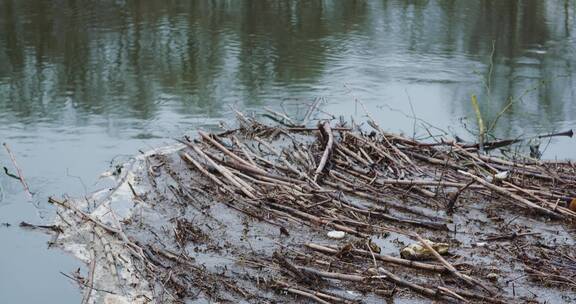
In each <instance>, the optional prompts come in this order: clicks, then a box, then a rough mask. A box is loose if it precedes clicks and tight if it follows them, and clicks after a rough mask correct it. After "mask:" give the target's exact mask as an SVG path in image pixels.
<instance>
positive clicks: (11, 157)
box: [3, 143, 33, 199]
mask: <svg viewBox="0 0 576 304" xmlns="http://www.w3.org/2000/svg"><path fill="white" fill-rule="evenodd" d="M3 145H4V148H5V149H6V152H8V155H9V156H10V160H12V164H13V165H14V167H15V168H16V171H17V172H18V178H19V179H20V183H21V184H22V186H23V187H24V191H25V192H26V194H27V195H28V198H29V199H32V197H33V196H32V193H31V192H30V188H29V187H28V184H27V183H26V180H25V179H24V174H22V170H21V169H20V167H19V166H18V163H17V162H16V157H14V154H13V153H12V151H11V150H10V147H9V146H8V144H7V143H3Z"/></svg>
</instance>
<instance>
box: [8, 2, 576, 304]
mask: <svg viewBox="0 0 576 304" xmlns="http://www.w3.org/2000/svg"><path fill="white" fill-rule="evenodd" d="M575 18H576V2H575V1H572V0H570V1H569V0H565V1H562V0H557V1H539V0H532V1H502V0H494V1H467V0H462V1H353V0H341V1H297V0H295V1H217V0H214V1H122V0H118V1H107V0H104V1H98V2H93V1H77V0H70V1H29V0H18V1H16V0H12V1H11V0H0V140H1V141H2V142H7V143H8V144H9V145H10V147H11V148H12V150H13V152H14V154H15V156H16V158H17V160H18V162H19V165H20V166H21V168H22V171H23V173H24V176H25V177H26V179H27V181H28V183H29V184H30V188H31V190H32V192H34V193H35V195H34V198H33V199H32V200H28V199H27V197H26V196H25V193H24V192H23V191H22V187H21V185H20V184H19V182H18V181H17V180H15V179H12V178H10V177H8V176H6V175H4V174H2V175H1V176H0V223H7V224H9V225H11V226H9V227H8V226H7V225H1V226H0V244H1V245H0V303H79V302H80V299H81V295H80V293H79V292H78V290H77V288H76V286H75V285H74V284H73V283H72V282H70V280H69V279H67V278H66V277H65V276H63V275H62V274H60V272H64V273H70V272H73V271H75V269H77V268H78V267H83V265H81V264H80V263H79V262H77V261H76V260H74V259H73V258H71V257H70V256H68V255H66V254H65V253H62V252H60V251H57V250H49V249H47V241H49V239H50V237H49V236H47V235H44V234H40V233H30V232H26V231H24V230H22V229H20V228H18V224H19V223H20V222H21V221H27V222H31V223H35V224H43V223H44V224H45V223H50V221H51V220H52V219H53V218H54V216H55V214H54V211H53V210H52V209H51V208H50V206H49V205H48V204H47V197H48V196H49V195H62V194H63V193H66V194H69V195H72V196H81V195H83V194H85V193H88V192H91V191H94V190H97V189H99V188H101V187H104V186H103V185H102V184H99V183H98V181H99V179H98V176H99V174H100V173H101V172H102V171H104V170H106V169H108V168H109V167H110V166H111V165H113V164H115V163H119V162H122V160H123V159H126V158H127V157H129V156H130V155H134V154H137V153H138V150H147V149H150V148H152V147H155V146H159V145H164V144H171V143H173V142H174V141H173V140H172V138H175V137H179V136H181V135H183V134H194V130H196V129H198V128H213V127H216V126H218V124H219V122H220V121H231V120H232V118H233V117H234V109H238V110H241V111H262V110H263V109H264V107H270V108H273V109H276V110H279V111H282V110H284V109H285V110H286V111H287V112H288V113H290V114H298V111H299V110H302V109H305V108H304V107H303V106H298V105H303V104H306V103H311V102H312V101H313V100H314V99H315V98H318V97H320V98H322V100H323V103H322V106H321V109H322V111H325V112H329V113H332V114H335V115H337V116H338V115H343V116H345V118H348V119H349V118H351V117H352V118H354V119H355V120H356V121H361V120H363V119H364V118H365V115H364V109H363V107H365V108H366V110H367V111H368V112H370V113H371V115H372V116H373V117H374V118H375V119H376V120H377V121H378V122H379V123H380V125H381V126H382V127H383V128H384V129H386V130H390V131H394V132H404V133H406V134H410V135H414V136H416V137H426V136H429V134H428V131H427V129H429V131H430V133H432V134H435V135H436V134H443V132H446V133H448V134H450V135H458V136H460V137H462V138H465V139H468V140H474V136H473V134H474V133H475V132H477V131H476V130H477V125H476V123H475V121H476V120H475V115H474V109H473V107H472V106H471V102H470V100H471V96H472V95H476V96H477V97H478V101H479V104H480V109H481V112H482V116H483V117H484V120H485V121H486V122H487V124H488V125H489V126H490V125H491V122H493V121H494V120H495V119H496V118H497V117H498V118H499V119H498V122H497V123H496V124H494V128H492V132H491V134H492V135H494V136H497V137H499V138H512V137H519V136H530V135H535V134H543V133H549V132H558V131H564V130H566V129H570V128H574V127H575V125H576V96H575V90H576V68H575V66H576V26H575V24H576V23H575V21H576V20H575ZM503 109H506V111H502V110H503ZM414 116H416V117H418V118H419V120H415V119H413V117H414ZM319 117H328V116H327V115H325V114H323V115H320V116H319ZM428 124H431V125H434V126H436V127H437V128H431V127H429V125H428ZM547 144H548V142H547V141H546V142H543V144H542V147H547V148H546V151H545V153H544V157H546V158H574V157H575V156H576V153H575V152H574V151H575V150H576V149H575V147H576V145H575V141H574V139H569V138H557V139H554V140H553V141H552V144H551V145H549V146H548V145H547ZM0 165H2V166H6V167H8V168H9V169H10V171H14V168H13V166H12V164H11V162H10V160H9V157H8V155H7V154H6V153H5V151H1V152H0Z"/></svg>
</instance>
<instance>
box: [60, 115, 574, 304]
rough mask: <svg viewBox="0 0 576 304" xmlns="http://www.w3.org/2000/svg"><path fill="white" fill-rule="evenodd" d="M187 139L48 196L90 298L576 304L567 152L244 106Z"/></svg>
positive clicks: (571, 190)
mask: <svg viewBox="0 0 576 304" xmlns="http://www.w3.org/2000/svg"><path fill="white" fill-rule="evenodd" d="M286 121H289V119H288V118H287V117H286ZM287 124H288V126H287ZM178 142H179V143H178V144H177V145H175V146H173V147H169V148H166V149H163V150H155V151H151V152H148V153H143V154H142V155H140V156H138V157H136V158H135V159H133V160H132V161H131V162H129V163H127V164H125V165H124V166H122V167H118V168H117V170H115V171H114V172H112V173H111V175H112V176H113V177H114V178H115V179H116V180H117V182H116V184H115V186H114V187H112V188H111V189H107V190H105V191H100V192H97V193H95V194H94V195H93V196H91V197H88V198H82V199H71V198H51V199H50V202H51V203H53V204H54V205H56V206H57V207H58V215H59V220H58V223H57V228H58V229H55V230H58V235H57V237H56V238H55V241H54V244H55V245H56V246H59V247H61V248H64V249H65V250H67V251H69V252H72V253H73V254H74V255H76V256H77V257H78V258H80V259H82V260H83V261H85V262H86V265H87V267H86V271H83V272H80V271H79V272H77V273H74V274H69V276H70V277H71V278H73V279H74V280H75V281H76V282H77V283H78V284H79V286H80V288H82V289H83V293H84V298H83V303H208V302H210V303H216V302H217V303H226V302H228V303H238V302H244V303H291V302H305V303H307V302H318V303H382V302H386V301H388V302H390V303H392V302H395V303H428V302H431V301H438V302H464V303H466V302H470V303H527V302H533V303H544V302H548V303H563V302H566V303H568V302H574V301H576V280H575V278H576V253H575V251H574V250H573V248H574V247H573V246H574V231H575V230H574V220H575V219H576V212H575V211H574V210H576V200H574V198H576V165H575V164H574V163H571V162H568V161H567V162H562V161H539V160H534V159H529V158H517V159H511V158H504V157H497V156H490V155H489V154H487V153H484V152H480V148H479V145H477V144H466V143H457V142H455V141H450V140H443V141H440V142H434V143H431V142H420V141H417V140H414V139H411V138H408V137H404V136H400V135H395V134H390V133H387V132H385V131H383V130H382V128H381V127H379V126H378V125H376V124H375V123H374V122H373V121H371V120H370V121H368V123H367V124H365V125H363V126H358V125H354V124H352V125H351V124H346V123H342V122H340V123H337V122H335V121H321V122H320V123H319V124H318V125H317V126H313V127H310V126H305V125H295V124H289V123H286V124H280V125H267V124H265V123H262V122H260V121H258V120H256V119H255V118H252V117H248V116H245V115H242V114H239V116H238V128H237V129H233V130H226V131H224V132H222V133H205V132H199V134H198V136H193V137H185V138H182V139H179V140H178ZM501 143H502V142H500V143H498V142H496V143H494V142H492V143H490V142H487V143H484V148H487V147H488V148H489V147H490V145H492V146H493V147H495V146H497V145H499V144H501Z"/></svg>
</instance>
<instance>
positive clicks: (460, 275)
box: [414, 232, 495, 295]
mask: <svg viewBox="0 0 576 304" xmlns="http://www.w3.org/2000/svg"><path fill="white" fill-rule="evenodd" d="M414 236H415V237H416V238H417V239H418V241H419V242H420V243H422V245H423V246H424V247H426V249H428V251H430V252H431V253H432V254H433V255H434V257H435V258H436V259H437V260H438V261H439V262H440V263H442V264H443V265H444V266H445V267H446V269H448V271H450V272H451V273H452V274H453V275H454V276H456V277H458V278H460V279H462V280H463V281H465V282H466V283H468V284H470V285H471V286H480V287H482V289H484V290H486V291H487V292H488V293H490V294H491V295H494V294H495V292H494V291H493V290H492V289H491V288H488V286H486V285H485V284H484V283H482V282H480V281H478V280H476V279H474V278H472V277H470V276H468V275H466V274H463V273H461V272H460V271H458V270H457V269H456V268H455V267H454V266H452V264H450V263H448V261H446V259H444V258H443V257H442V256H441V255H440V254H439V253H438V251H436V250H435V249H434V248H432V246H430V244H428V242H426V240H424V239H423V238H422V237H421V236H420V235H419V234H418V233H416V232H415V233H414Z"/></svg>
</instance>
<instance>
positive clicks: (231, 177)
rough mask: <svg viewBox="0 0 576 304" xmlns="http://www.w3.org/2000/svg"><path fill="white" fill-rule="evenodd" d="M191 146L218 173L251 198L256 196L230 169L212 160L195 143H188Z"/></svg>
mask: <svg viewBox="0 0 576 304" xmlns="http://www.w3.org/2000/svg"><path fill="white" fill-rule="evenodd" d="M189 147H191V148H192V149H193V150H194V151H195V152H196V153H197V154H198V155H199V156H200V157H202V158H204V159H205V160H206V161H207V162H208V163H209V164H210V165H211V166H212V167H214V168H215V169H216V170H217V171H218V172H220V174H222V175H223V176H224V177H225V178H226V179H227V180H228V181H230V183H232V185H234V186H236V187H238V189H240V191H242V192H243V193H244V194H246V196H248V197H249V198H251V199H255V198H256V196H255V195H254V194H253V193H252V191H253V190H254V189H251V188H250V187H246V185H245V184H244V182H242V181H241V180H240V179H239V178H238V177H235V176H234V175H233V174H232V173H230V171H229V170H228V169H226V168H224V167H223V166H220V165H218V164H217V163H216V162H215V161H214V160H212V159H211V158H210V157H209V156H208V155H206V154H205V153H204V152H203V151H202V150H200V148H198V147H197V146H196V145H193V144H190V145H189Z"/></svg>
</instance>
